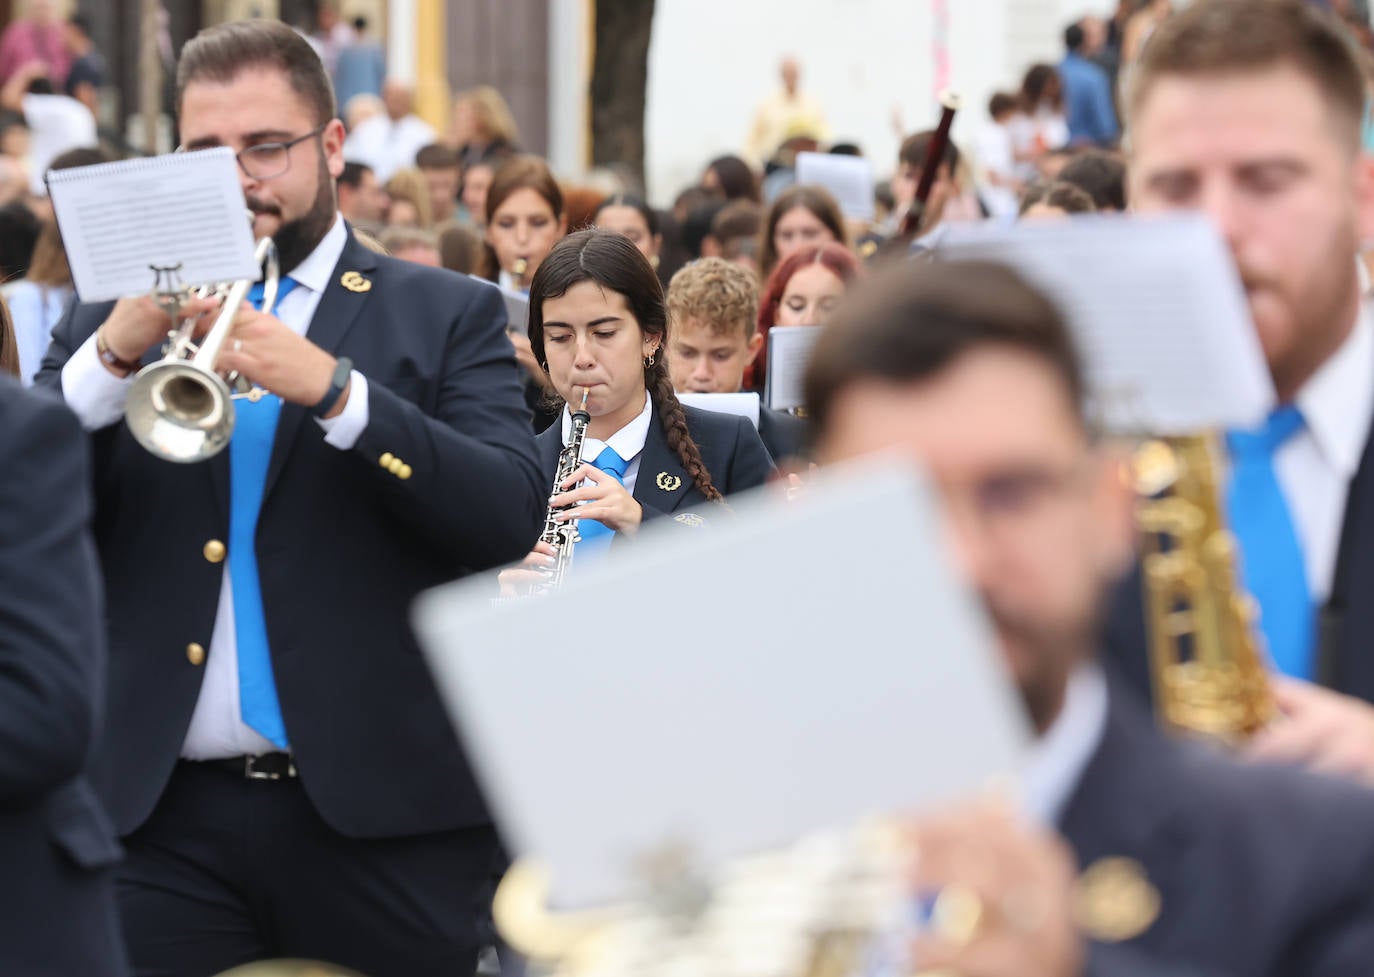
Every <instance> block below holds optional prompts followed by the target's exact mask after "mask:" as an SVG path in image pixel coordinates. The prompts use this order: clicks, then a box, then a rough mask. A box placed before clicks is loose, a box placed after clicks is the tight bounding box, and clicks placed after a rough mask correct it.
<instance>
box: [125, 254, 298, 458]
mask: <svg viewBox="0 0 1374 977" xmlns="http://www.w3.org/2000/svg"><path fill="white" fill-rule="evenodd" d="M253 257H254V260H255V261H256V262H257V264H258V266H259V267H261V268H264V272H263V306H262V307H263V308H264V309H271V308H272V306H273V304H274V303H275V301H276V296H277V290H278V287H279V285H280V283H281V269H280V264H279V262H278V260H277V248H276V245H275V244H274V243H273V242H272V239H271V238H270V237H265V238H261V239H260V240H259V241H258V243H257V246H256V248H255V250H254V252H253ZM252 287H253V282H252V281H250V280H248V279H246V278H245V279H242V280H240V281H236V282H228V283H220V284H217V285H212V286H203V287H201V288H200V289H197V290H194V291H193V292H192V294H193V295H194V296H195V297H197V298H206V297H208V296H210V295H219V296H221V297H222V298H223V306H222V307H221V309H220V312H219V315H218V316H217V317H216V319H215V323H214V325H213V326H211V327H210V331H209V332H207V333H206V334H205V336H204V337H203V338H202V339H201V341H200V342H199V343H195V342H193V341H192V332H193V331H194V328H195V321H194V320H187V321H186V322H183V323H182V324H181V325H180V326H178V325H177V324H176V318H177V317H176V311H177V309H178V308H179V306H180V304H181V294H182V293H180V292H177V291H171V290H159V291H158V292H157V299H158V303H159V304H160V305H161V306H163V308H164V309H166V310H167V311H168V313H169V314H170V315H171V317H172V328H171V330H170V331H169V332H168V334H167V342H166V344H164V345H163V347H162V351H163V357H162V359H160V360H158V361H157V362H156V363H152V364H149V365H148V366H145V367H144V368H143V369H142V370H140V371H139V372H138V374H137V376H135V377H134V382H133V386H132V387H130V388H129V398H128V401H127V403H126V406H125V410H124V419H125V422H126V423H127V424H128V426H129V430H130V432H132V433H133V436H134V438H135V440H137V441H138V443H139V444H141V445H142V446H143V447H144V448H145V449H146V450H148V451H149V452H151V453H152V454H154V455H156V456H157V457H159V458H161V459H162V460H164V461H172V462H178V463H182V464H186V463H190V462H196V461H204V460H206V459H207V458H213V457H214V456H215V455H217V454H219V453H220V452H221V451H223V450H224V446H225V445H227V444H228V443H229V438H230V436H231V435H232V434H233V433H234V401H235V400H236V399H239V398H241V397H254V396H255V394H256V395H258V396H260V393H259V392H258V391H251V390H250V389H249V384H248V383H247V381H246V380H244V379H243V378H242V377H239V376H238V375H237V374H232V375H229V376H227V377H225V376H221V375H220V373H219V372H218V371H217V370H216V369H215V361H216V360H218V359H219V354H220V350H221V349H222V348H223V347H224V343H225V341H226V340H227V339H228V338H229V332H230V330H231V329H232V328H233V325H234V317H235V316H236V315H237V314H238V311H239V307H240V306H242V305H243V302H244V299H246V298H247V297H248V290H249V289H250V288H252Z"/></svg>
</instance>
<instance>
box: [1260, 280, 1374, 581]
mask: <svg viewBox="0 0 1374 977" xmlns="http://www.w3.org/2000/svg"><path fill="white" fill-rule="evenodd" d="M1295 401H1296V404H1297V407H1298V409H1299V410H1300V411H1301V412H1302V416H1303V420H1304V422H1305V424H1304V426H1303V428H1302V430H1300V431H1299V432H1298V433H1297V434H1295V435H1294V436H1293V437H1291V438H1290V439H1289V440H1288V441H1286V442H1285V443H1284V444H1283V446H1282V447H1280V448H1279V449H1278V451H1277V452H1276V453H1275V455H1274V470H1275V473H1276V474H1277V476H1278V480H1279V487H1280V488H1281V489H1282V490H1283V495H1284V499H1285V500H1286V501H1287V502H1288V510H1289V512H1290V513H1291V514H1292V516H1293V524H1294V528H1295V529H1296V530H1297V534H1298V542H1299V544H1300V545H1301V546H1302V553H1303V565H1304V568H1305V569H1306V571H1307V585H1308V589H1309V590H1310V591H1311V594H1312V599H1313V601H1314V602H1315V603H1316V604H1318V605H1321V604H1324V603H1325V602H1326V600H1327V598H1328V597H1329V596H1330V595H1331V587H1332V584H1333V582H1334V578H1335V574H1336V555H1337V552H1338V550H1339V549H1340V542H1341V527H1342V526H1343V524H1344V522H1345V503H1346V497H1347V496H1348V495H1349V492H1350V481H1351V479H1353V478H1354V477H1355V472H1356V470H1357V469H1358V468H1359V467H1360V458H1361V456H1362V455H1363V454H1364V448H1365V442H1367V441H1368V440H1369V433H1370V421H1371V418H1372V417H1374V323H1371V321H1370V311H1369V310H1368V309H1367V308H1363V307H1362V308H1361V310H1360V315H1359V318H1358V319H1357V320H1356V322H1355V328H1354V329H1352V330H1351V332H1350V335H1349V336H1348V337H1346V340H1345V342H1344V343H1343V344H1342V345H1341V347H1340V348H1339V349H1338V350H1336V352H1335V354H1334V355H1333V356H1332V357H1331V358H1330V359H1328V360H1327V361H1326V362H1325V363H1323V364H1322V366H1321V367H1320V368H1319V369H1318V370H1317V372H1316V373H1315V374H1313V376H1312V378H1311V379H1310V380H1308V381H1307V383H1306V384H1304V385H1303V387H1302V389H1301V390H1299V391H1298V395H1297V397H1296V398H1295Z"/></svg>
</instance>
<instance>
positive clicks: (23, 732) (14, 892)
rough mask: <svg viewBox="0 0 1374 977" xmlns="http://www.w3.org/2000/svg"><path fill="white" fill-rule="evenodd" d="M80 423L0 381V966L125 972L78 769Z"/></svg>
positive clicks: (95, 810) (86, 682)
mask: <svg viewBox="0 0 1374 977" xmlns="http://www.w3.org/2000/svg"><path fill="white" fill-rule="evenodd" d="M89 484H90V482H89V462H88V459H87V456H86V444H85V439H84V438H83V437H82V434H81V426H80V425H79V424H78V423H77V421H76V418H75V417H73V416H72V414H71V412H70V411H68V410H67V409H66V408H65V407H64V406H63V405H62V404H61V403H60V402H59V401H57V400H56V398H54V397H52V396H51V395H50V394H46V393H42V394H39V393H30V392H26V391H24V390H23V389H22V388H21V387H20V386H19V384H18V383H17V382H15V381H13V380H11V379H10V378H9V377H7V376H5V377H0V866H3V869H0V970H3V971H4V972H5V973H7V974H91V975H94V977H103V975H111V977H113V975H119V974H123V973H125V972H126V967H125V964H124V951H123V944H122V943H121V940H120V936H119V928H118V922H117V919H116V916H115V906H114V887H113V879H112V877H111V873H110V866H112V865H113V864H114V863H115V862H116V861H118V859H119V857H120V848H119V843H118V842H117V841H116V840H115V835H114V828H113V827H112V826H111V824H110V822H109V819H108V818H107V817H106V816H105V813H104V811H103V810H102V809H101V807H100V803H99V802H98V801H97V800H96V797H95V794H94V792H93V791H92V790H91V787H90V785H89V784H88V783H87V781H86V779H85V777H84V776H83V774H82V768H83V767H84V766H85V764H86V762H87V760H88V758H89V756H90V751H91V745H92V741H93V740H94V739H95V736H96V733H97V730H98V729H99V724H100V718H99V716H100V706H101V697H102V688H101V686H102V682H103V679H104V676H103V669H104V660H105V644H104V640H103V635H102V634H101V631H100V625H99V622H100V616H101V607H100V574H99V567H98V564H97V562H96V554H95V547H94V546H93V545H92V543H91V537H90V518H91V500H90V488H89Z"/></svg>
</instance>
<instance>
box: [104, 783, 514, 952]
mask: <svg viewBox="0 0 1374 977" xmlns="http://www.w3.org/2000/svg"><path fill="white" fill-rule="evenodd" d="M376 789H377V790H385V789H386V786H385V785H384V784H378V785H377V787H376ZM124 843H125V846H126V848H127V852H128V855H127V858H126V860H125V862H124V865H123V867H122V869H121V870H120V873H119V880H118V896H119V910H120V915H121V918H122V924H123V928H124V936H125V941H126V943H127V944H128V947H129V956H130V959H131V961H132V964H133V970H134V973H135V975H137V977H210V975H213V974H217V973H219V972H220V971H222V970H227V969H229V968H231V967H234V966H237V965H240V964H243V963H248V962H251V961H254V960H263V959H273V958H279V957H291V958H303V959H309V960H319V961H323V962H327V963H332V964H337V965H340V966H345V967H351V968H353V969H355V970H358V971H361V972H362V973H364V974H366V975H368V977H471V974H472V973H473V970H474V968H475V965H476V959H477V952H478V949H479V947H480V946H481V945H483V944H485V943H487V942H489V941H490V909H491V895H492V884H493V878H494V874H495V871H496V870H497V868H498V859H499V857H500V856H499V849H498V844H497V839H496V834H495V832H494V830H493V829H492V828H490V827H479V828H471V829H465V830H460V831H451V832H443V833H440V834H432V835H422V836H417V837H407V838H384V839H374V840H359V839H353V838H346V837H344V836H342V835H340V834H338V833H337V832H335V831H334V830H333V829H332V828H330V827H329V826H328V825H327V824H325V822H324V821H323V820H321V819H320V816H319V815H318V814H316V813H315V809H314V807H313V806H312V805H311V803H310V801H309V800H308V799H307V798H306V796H305V791H304V789H303V788H302V787H301V785H300V782H299V781H296V780H279V781H258V780H246V779H244V778H243V777H241V776H236V775H235V774H233V773H230V772H229V771H226V770H223V769H222V768H218V767H213V766H206V765H201V764H194V763H179V764H178V765H177V768H176V772H175V773H174V774H173V775H172V780H171V782H170V784H169V785H168V788H167V790H166V792H165V793H164V794H163V796H162V799H161V801H160V802H159V803H158V806H157V809H156V810H155V811H154V812H153V815H152V817H151V818H149V820H148V821H147V823H145V824H144V825H143V826H142V827H141V828H139V829H138V830H137V831H136V832H134V833H133V834H132V835H130V836H129V837H128V838H126V839H125V842H124Z"/></svg>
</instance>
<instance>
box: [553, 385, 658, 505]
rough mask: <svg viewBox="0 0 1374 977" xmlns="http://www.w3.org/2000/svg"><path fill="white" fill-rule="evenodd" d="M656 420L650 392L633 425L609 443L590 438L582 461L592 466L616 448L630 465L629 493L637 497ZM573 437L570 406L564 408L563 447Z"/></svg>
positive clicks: (627, 472)
mask: <svg viewBox="0 0 1374 977" xmlns="http://www.w3.org/2000/svg"><path fill="white" fill-rule="evenodd" d="M652 420H653V407H652V405H651V402H650V400H649V391H647V390H646V391H644V409H643V410H642V411H640V412H639V416H638V417H636V418H635V419H634V420H633V421H631V422H630V423H629V424H626V425H625V426H624V427H622V428H621V429H620V430H619V431H616V432H615V433H614V434H612V435H611V436H610V437H609V438H607V439H606V440H605V441H598V440H597V439H596V438H593V437H587V438H585V439H583V441H582V460H583V461H585V462H586V463H587V464H589V465H590V464H592V463H593V462H594V461H595V460H596V456H597V455H599V454H601V451H602V449H603V448H614V449H615V453H616V454H618V455H620V457H621V458H623V459H625V461H627V462H629V464H627V465H626V466H625V478H624V479H622V481H623V482H624V484H625V491H627V492H629V493H630V494H631V495H633V494H634V490H635V481H636V479H638V478H639V460H640V456H641V455H642V454H644V441H645V439H647V438H648V437H649V422H650V421H652ZM570 437H572V414H571V413H569V409H568V407H567V406H566V405H565V406H564V408H563V444H564V446H566V445H567V443H568V439H569V438H570Z"/></svg>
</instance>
